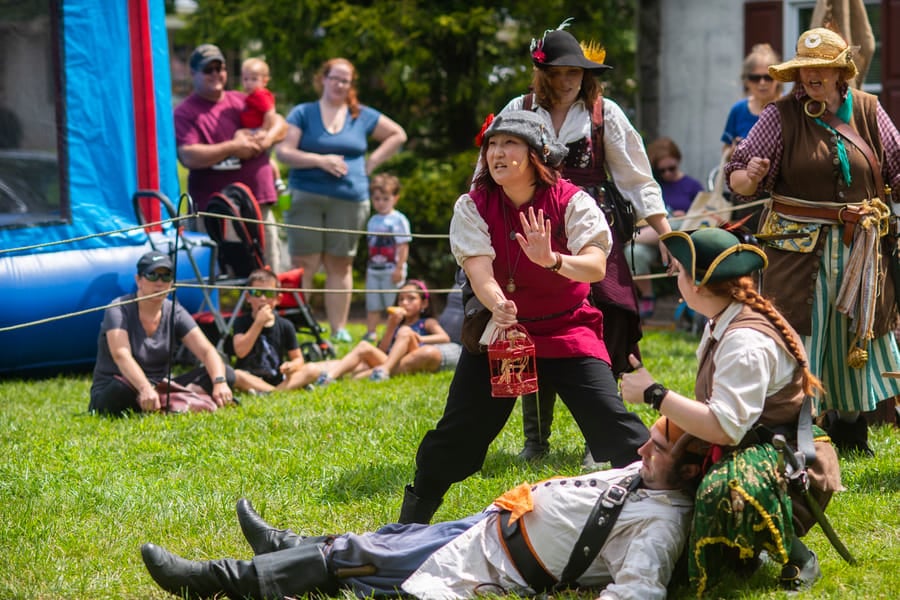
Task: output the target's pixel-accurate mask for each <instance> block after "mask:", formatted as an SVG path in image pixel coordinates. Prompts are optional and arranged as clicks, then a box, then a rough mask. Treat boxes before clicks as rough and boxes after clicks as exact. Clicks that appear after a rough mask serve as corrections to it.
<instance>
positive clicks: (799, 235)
mask: <svg viewBox="0 0 900 600" xmlns="http://www.w3.org/2000/svg"><path fill="white" fill-rule="evenodd" d="M852 53H853V49H852V48H850V47H848V46H847V43H846V42H845V41H844V40H843V39H842V38H841V37H840V36H839V35H838V34H837V33H835V32H834V31H831V30H829V29H825V28H816V29H811V30H809V31H806V32H804V33H803V34H802V35H801V36H800V39H799V40H798V42H797V55H796V56H795V57H794V58H793V59H791V60H789V61H787V62H784V63H781V64H778V65H773V66H771V67H769V73H770V74H771V75H772V77H774V78H775V79H777V80H778V81H783V82H793V83H794V84H795V85H794V90H793V92H792V93H790V94H788V95H786V96H785V97H783V98H781V99H780V100H778V101H777V102H775V103H773V104H770V105H769V106H767V107H766V108H765V109H764V110H763V112H762V114H761V115H760V117H759V121H758V122H757V124H756V125H755V126H754V127H753V129H752V130H751V131H750V133H749V134H748V136H747V138H746V139H745V140H744V141H743V142H741V144H740V145H739V146H738V147H737V148H736V149H735V152H734V156H733V157H732V160H731V162H730V163H728V165H726V169H725V172H726V176H727V177H729V181H730V185H731V188H732V190H733V191H734V192H735V193H736V194H737V195H738V200H752V199H754V198H755V197H757V196H760V195H764V194H765V193H768V192H771V195H772V198H771V200H770V201H769V202H768V204H767V210H766V212H765V214H764V215H763V216H762V219H761V223H762V224H761V225H760V230H761V232H762V234H766V235H767V236H769V237H768V239H769V241H768V242H767V247H766V254H767V256H768V259H769V265H770V266H769V268H768V270H767V271H766V274H765V279H764V281H763V291H764V292H765V293H766V294H767V295H768V296H770V297H771V298H772V299H773V300H774V302H775V303H776V304H777V305H778V306H779V308H780V309H781V311H782V312H783V313H784V316H785V318H786V319H787V320H788V321H789V322H790V323H791V325H793V326H794V328H795V329H796V330H797V331H798V332H799V333H800V334H801V335H802V336H803V342H804V344H805V345H806V350H807V352H808V354H809V357H810V368H811V369H812V371H813V372H814V373H816V374H817V375H818V376H819V377H820V378H821V379H822V383H823V385H824V386H825V390H826V392H827V393H826V394H825V395H824V396H823V397H822V398H821V399H820V403H819V408H820V410H826V409H834V412H830V413H828V414H826V415H824V417H823V421H822V424H823V426H825V427H826V429H828V432H829V434H830V435H831V437H832V439H833V440H834V441H835V443H836V444H837V445H838V448H841V449H844V450H854V451H860V452H863V453H865V454H867V455H872V450H871V448H870V447H869V445H868V430H867V425H866V420H865V417H864V416H863V415H861V414H860V412H861V411H869V410H873V409H874V408H875V406H876V404H877V403H878V402H879V401H880V400H884V399H887V398H891V397H893V396H896V395H897V394H900V381H898V380H888V379H885V378H883V377H882V375H881V374H882V373H883V372H885V371H897V370H898V369H900V353H898V351H897V343H896V341H895V339H894V334H893V327H894V323H895V320H896V318H897V307H896V302H895V292H894V290H895V287H894V286H895V281H894V277H895V273H893V272H892V271H891V267H892V266H895V267H896V266H897V265H891V254H892V252H893V250H894V248H895V247H896V238H895V237H894V236H893V235H890V231H889V217H890V212H891V211H890V208H889V205H890V204H891V202H892V198H891V194H890V192H889V191H887V189H886V188H885V185H884V184H885V183H887V184H888V185H889V186H890V187H892V188H893V189H894V190H900V134H898V132H897V129H896V127H894V125H893V123H891V120H890V118H889V117H888V115H887V114H886V113H885V112H884V109H882V107H881V105H880V104H879V103H878V99H877V98H876V97H875V96H872V95H870V94H867V93H865V92H861V91H859V90H855V89H851V88H850V86H849V85H848V82H849V81H851V80H852V79H853V77H855V76H856V73H857V70H856V65H854V64H853V57H852ZM896 194H897V192H896V191H895V192H894V196H895V198H894V200H896ZM761 238H763V239H766V238H765V236H761Z"/></svg>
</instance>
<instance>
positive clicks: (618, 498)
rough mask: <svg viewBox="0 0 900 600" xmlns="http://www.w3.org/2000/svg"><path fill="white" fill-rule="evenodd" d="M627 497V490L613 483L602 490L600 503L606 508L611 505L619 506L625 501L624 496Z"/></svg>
mask: <svg viewBox="0 0 900 600" xmlns="http://www.w3.org/2000/svg"><path fill="white" fill-rule="evenodd" d="M627 497H628V490H627V489H626V488H624V487H622V486H621V485H618V484H616V483H614V484H612V485H611V486H609V487H608V488H606V491H605V492H603V500H602V504H603V506H605V507H606V508H612V507H613V506H619V505H620V504H622V503H623V502H625V498H627Z"/></svg>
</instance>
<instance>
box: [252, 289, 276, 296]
mask: <svg viewBox="0 0 900 600" xmlns="http://www.w3.org/2000/svg"><path fill="white" fill-rule="evenodd" d="M250 295H251V296H253V297H254V298H274V297H275V296H277V295H278V292H277V291H276V290H250Z"/></svg>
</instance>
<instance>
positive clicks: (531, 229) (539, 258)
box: [516, 206, 556, 267]
mask: <svg viewBox="0 0 900 600" xmlns="http://www.w3.org/2000/svg"><path fill="white" fill-rule="evenodd" d="M519 219H520V220H521V221H522V231H524V232H525V235H522V234H521V233H516V240H518V242H519V246H520V247H521V248H522V251H523V252H524V253H525V256H527V257H528V260H530V261H531V262H533V263H535V264H538V265H540V266H542V267H551V266H553V264H554V263H555V262H556V255H555V253H554V252H553V250H552V248H551V247H550V219H545V218H544V210H543V209H540V210H538V211H537V214H535V212H534V207H533V206H529V207H528V216H527V217H526V216H525V213H519Z"/></svg>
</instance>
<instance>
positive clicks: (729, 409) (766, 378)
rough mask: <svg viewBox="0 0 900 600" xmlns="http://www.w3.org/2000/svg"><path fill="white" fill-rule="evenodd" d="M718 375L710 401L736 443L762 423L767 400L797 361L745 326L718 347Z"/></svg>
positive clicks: (703, 399) (785, 380)
mask: <svg viewBox="0 0 900 600" xmlns="http://www.w3.org/2000/svg"><path fill="white" fill-rule="evenodd" d="M713 360H714V361H715V364H716V373H715V377H714V379H713V385H712V391H711V392H710V393H711V394H712V396H711V397H710V398H697V400H700V401H701V402H707V404H708V405H709V408H710V410H711V411H712V412H713V414H714V415H715V416H716V419H717V420H718V421H719V425H720V426H721V427H722V429H723V430H724V431H725V433H726V434H727V435H728V437H730V438H731V442H732V444H737V443H738V442H739V441H741V439H743V437H744V436H745V435H746V434H747V432H748V431H749V430H750V428H751V427H752V426H753V425H754V424H755V423H756V422H757V421H758V420H759V417H760V415H761V414H762V411H763V406H764V405H765V403H766V397H767V396H769V395H771V394H773V393H775V392H776V391H778V390H779V389H781V388H782V387H784V386H785V385H786V384H787V383H788V382H789V381H790V379H791V376H792V375H793V371H794V367H795V366H796V361H795V360H794V358H793V357H792V356H789V355H787V353H786V352H785V351H784V350H782V349H781V347H780V346H778V344H776V343H775V340H773V339H772V338H771V337H769V336H767V335H765V334H763V333H761V332H759V331H756V330H754V329H749V328H746V327H741V328H736V329H733V330H731V331H728V332H727V333H726V334H725V335H724V336H722V339H721V340H719V343H718V345H717V347H716V350H715V354H714V356H713Z"/></svg>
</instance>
